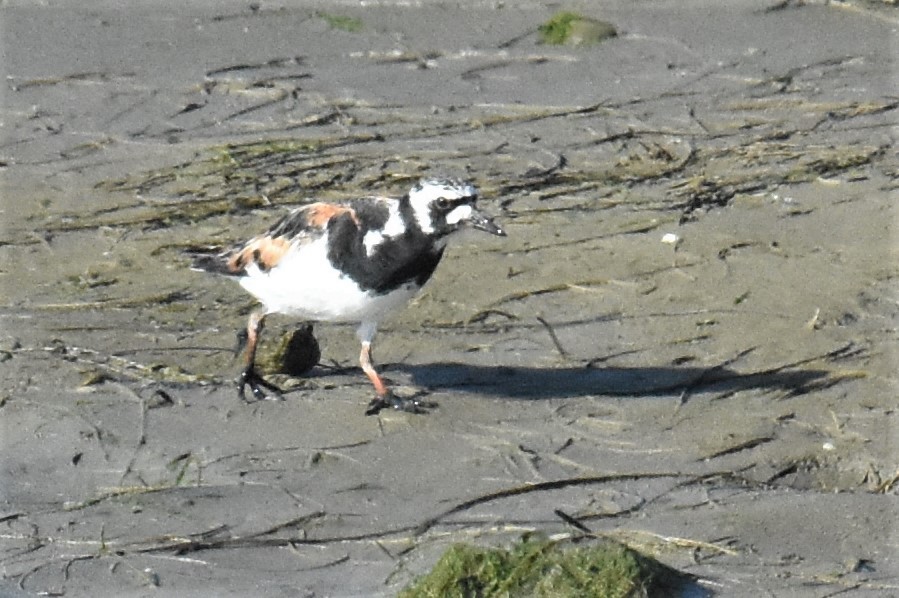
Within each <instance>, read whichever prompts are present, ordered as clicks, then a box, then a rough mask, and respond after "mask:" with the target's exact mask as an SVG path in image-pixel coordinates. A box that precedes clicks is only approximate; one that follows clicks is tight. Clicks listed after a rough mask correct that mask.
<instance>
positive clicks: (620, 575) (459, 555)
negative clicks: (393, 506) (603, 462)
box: [399, 536, 685, 598]
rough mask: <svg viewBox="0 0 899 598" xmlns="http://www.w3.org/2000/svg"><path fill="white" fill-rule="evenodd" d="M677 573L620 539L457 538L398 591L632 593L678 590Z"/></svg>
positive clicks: (431, 595)
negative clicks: (507, 542) (501, 544)
mask: <svg viewBox="0 0 899 598" xmlns="http://www.w3.org/2000/svg"><path fill="white" fill-rule="evenodd" d="M677 576H678V574H677V573H676V572H674V571H673V570H671V569H669V568H667V567H665V566H664V565H662V564H661V563H658V562H656V561H653V560H651V559H649V558H647V557H644V556H642V555H641V554H639V553H637V552H635V551H633V550H630V549H628V548H627V547H625V546H623V545H621V544H617V543H613V542H606V541H601V542H592V543H583V544H575V543H572V542H557V541H552V540H547V539H545V538H541V537H539V536H537V537H530V538H525V539H523V540H522V541H521V542H519V543H517V544H515V545H514V546H513V547H512V548H511V549H508V550H506V549H501V548H481V547H477V546H471V545H468V544H455V545H453V546H451V547H450V548H449V549H447V551H446V552H445V553H444V554H443V556H442V557H441V558H440V560H439V561H438V562H437V564H436V565H435V566H434V569H433V570H432V571H431V572H430V573H428V574H427V575H425V576H424V577H421V578H420V579H418V580H416V581H415V582H414V583H413V584H412V585H411V586H409V587H407V588H406V589H404V590H403V591H402V592H400V594H399V596H400V598H437V597H441V598H442V597H458V598H464V597H468V596H482V597H484V598H490V597H497V598H498V597H501V596H502V597H515V596H540V597H542V596H545V597H554V598H574V597H594V596H595V597H603V598H630V597H637V596H650V595H660V594H661V593H662V592H663V591H666V590H667V591H673V590H675V589H676V587H677V586H678V585H680V583H678V582H675V583H674V584H672V583H671V582H672V579H673V578H676V577H677ZM684 579H685V578H684ZM663 588H664V589H663Z"/></svg>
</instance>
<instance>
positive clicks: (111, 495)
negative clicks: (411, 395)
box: [0, 0, 899, 598]
mask: <svg viewBox="0 0 899 598" xmlns="http://www.w3.org/2000/svg"><path fill="white" fill-rule="evenodd" d="M113 4H114V3H112V2H102V1H93V0H92V1H91V2H80V3H77V4H75V5H73V4H72V3H62V2H49V3H38V2H24V1H21V2H6V3H2V4H0V23H2V51H3V56H2V60H0V64H2V67H3V69H4V72H3V75H4V78H3V82H2V112H0V121H2V129H0V131H2V141H0V178H2V181H0V183H2V187H0V194H2V210H3V213H2V219H0V220H2V234H0V256H2V262H0V291H2V295H0V297H2V310H0V426H2V428H0V432H2V457H0V466H2V468H0V595H4V596H5V595H7V594H8V595H33V594H42V595H65V596H88V595H89V596H161V595H166V596H211V595H215V596H247V595H254V596H381V595H383V596H389V595H392V594H393V593H395V591H396V590H397V589H398V588H400V587H402V586H403V585H405V584H406V583H408V581H409V580H410V579H412V578H413V577H414V576H415V575H417V574H420V573H422V572H424V571H426V570H427V569H428V568H429V567H430V566H431V565H432V564H433V562H434V561H435V560H436V558H437V557H438V556H439V555H440V553H441V552H442V551H443V550H444V548H445V547H446V546H447V545H448V544H449V543H451V542H454V541H461V540H466V541H477V542H483V543H502V542H505V541H508V540H511V539H513V538H515V537H517V536H518V535H520V534H521V533H522V532H524V531H528V530H539V531H543V532H546V533H549V534H556V533H564V532H567V531H570V529H569V528H568V527H566V524H565V523H564V522H563V521H562V520H561V519H560V518H559V517H557V516H556V515H555V514H554V511H555V510H557V509H558V510H562V511H564V512H565V513H567V514H569V515H571V516H572V517H575V518H577V519H578V520H580V521H582V522H583V523H584V525H586V526H588V527H590V528H591V529H593V530H595V531H596V532H597V533H603V534H608V535H610V536H612V537H614V538H618V539H620V540H623V541H626V542H628V543H629V544H630V545H632V546H635V547H637V548H640V549H641V550H644V551H646V552H647V553H649V554H653V555H655V556H657V557H658V558H660V559H661V560H663V561H664V562H666V563H668V564H669V565H671V566H673V567H676V568H678V569H680V570H682V571H685V572H688V573H690V574H692V575H695V576H697V577H698V578H699V580H700V585H701V587H703V588H706V589H709V590H715V591H718V592H719V593H720V595H724V596H762V595H771V596H799V597H806V596H808V597H816V598H818V597H821V598H823V597H824V596H834V595H838V594H839V595H841V596H844V595H845V596H894V595H899V528H897V523H896V522H897V521H899V506H897V494H899V478H897V476H899V457H897V455H899V431H897V430H899V413H897V411H896V402H897V396H899V393H897V374H896V371H897V354H896V348H897V340H899V339H897V323H899V303H897V284H896V281H897V276H899V260H897V257H899V256H897V247H899V243H897V236H896V216H897V215H896V211H897V208H896V189H897V177H899V160H897V157H896V145H895V141H896V140H895V129H892V128H891V127H892V126H893V125H895V123H896V115H897V107H899V100H897V98H899V89H897V87H899V84H897V79H899V78H897V76H896V75H897V67H896V64H895V50H896V48H897V47H899V45H897V29H899V11H897V10H895V9H891V8H889V7H883V6H879V5H877V4H857V5H856V4H848V5H837V4H832V5H824V4H818V3H812V4H808V5H803V4H802V3H798V2H797V3H786V4H784V5H781V6H776V5H775V4H774V3H773V2H772V3H765V2H749V1H734V2H725V3H721V2H715V3H698V2H686V3H684V2H665V1H662V2H641V3H632V2H620V3H616V2H603V3H600V4H596V5H594V3H589V4H585V5H584V6H589V9H585V12H587V13H588V14H589V15H591V16H594V17H599V18H603V19H606V20H608V21H610V22H612V23H613V24H614V25H615V26H616V27H617V28H618V31H619V36H618V37H616V38H614V39H611V40H608V41H606V42H604V43H602V44H601V45H598V46H594V47H548V46H543V45H540V44H538V43H537V37H536V34H535V33H534V32H535V30H536V27H537V25H539V24H540V23H542V22H544V21H545V20H546V19H547V18H549V17H550V16H551V15H552V13H553V11H554V9H555V8H554V7H553V6H550V5H544V4H540V3H530V2H524V3H521V2H506V3H504V4H503V3H499V2H496V3H487V2H462V3H422V4H417V3H404V2H373V3H369V4H368V5H367V6H365V7H361V6H360V5H359V4H358V3H351V2H343V1H339V0H338V1H333V2H321V3H302V4H299V5H293V4H291V5H282V4H279V3H269V2H261V3H259V4H258V5H255V6H254V7H252V8H250V7H249V5H248V4H246V3H237V2H229V3H221V2H215V3H213V2H208V3H193V7H192V8H190V9H184V8H181V3H178V4H175V3H172V4H171V7H170V8H169V9H166V8H165V7H164V6H163V5H161V4H160V3H154V5H155V6H154V7H149V4H150V3H140V4H141V6H140V7H138V8H133V9H130V10H121V9H117V8H116V7H115V6H113ZM176 7H178V8H176ZM575 8H577V7H575ZM437 173H446V174H454V175H462V176H467V177H470V178H471V179H473V180H474V181H475V183H476V184H477V185H478V186H479V187H480V188H481V189H482V191H483V200H482V203H483V208H484V210H485V211H487V212H490V213H492V214H495V215H497V217H498V220H499V221H500V222H501V223H502V224H503V226H504V227H505V228H506V229H507V230H508V232H509V236H508V237H507V238H504V239H500V238H494V237H488V236H486V235H478V234H474V233H472V234H468V235H465V236H464V237H462V238H459V239H457V241H458V243H456V244H455V245H454V246H453V247H452V248H451V249H450V251H449V252H448V255H447V256H446V258H445V259H444V262H443V263H442V264H441V266H440V268H439V269H438V272H437V274H436V276H435V278H434V280H432V281H431V282H430V283H429V284H428V286H427V287H426V289H425V290H424V292H423V293H422V295H421V296H420V297H419V298H418V299H417V300H416V302H415V303H414V304H413V305H412V306H411V307H410V308H409V309H408V310H406V311H405V312H403V313H402V314H401V315H399V316H398V317H396V318H394V319H393V320H391V321H389V322H386V323H385V325H384V326H383V328H382V333H381V336H380V337H379V339H378V343H377V357H378V359H379V361H380V362H381V363H382V364H384V365H385V371H386V374H387V376H388V378H390V379H391V380H393V381H394V383H396V384H397V385H399V386H400V387H409V388H412V389H417V390H421V391H427V392H428V393H429V400H432V401H435V402H437V403H438V404H439V407H438V408H437V409H435V410H434V411H433V412H432V413H430V414H428V415H424V416H422V415H410V414H399V413H388V412H382V413H381V414H380V416H378V417H365V416H364V415H363V412H364V409H365V405H366V404H367V402H368V401H369V399H370V398H371V389H370V387H369V385H368V383H367V382H366V381H365V379H364V377H363V376H362V375H361V373H360V372H359V371H358V370H357V369H356V368H355V365H356V364H355V357H356V355H357V353H358V347H357V345H356V340H355V337H354V334H353V330H352V328H351V327H346V326H329V325H324V324H322V325H319V326H317V327H316V335H317V336H318V338H319V341H320V343H321V345H322V347H323V352H324V356H323V364H322V366H321V367H318V368H316V369H315V370H314V371H313V372H312V374H311V376H310V377H308V378H306V379H302V380H291V379H285V378H283V377H282V378H280V379H279V383H282V384H284V385H285V386H286V387H289V388H291V390H290V392H289V393H288V394H287V395H286V400H285V401H283V402H263V403H254V404H245V403H242V402H240V401H239V400H238V399H237V397H236V393H235V389H234V386H233V383H232V380H233V378H234V376H235V375H236V373H237V370H238V364H237V362H235V360H234V358H233V355H232V353H231V352H230V350H231V347H232V346H233V344H234V332H235V330H236V329H238V328H240V327H241V326H242V325H243V324H244V321H245V318H246V314H247V312H248V310H249V309H250V308H251V306H252V303H251V301H250V300H249V298H248V297H247V296H245V295H244V294H243V293H242V291H241V290H240V289H239V287H237V285H234V284H233V283H230V282H229V281H226V280H220V279H216V278H213V277H208V276H203V275H200V274H197V273H195V272H191V271H190V270H189V269H188V268H187V263H186V261H185V260H184V259H183V258H182V257H181V255H180V252H179V249H180V248H181V247H183V246H185V245H188V244H191V243H194V244H195V243H227V242H229V241H233V240H237V239H241V238H245V237H247V236H249V235H252V234H255V233H256V232H259V231H261V230H263V229H264V228H265V227H266V226H267V225H268V224H270V223H272V222H273V221H274V220H275V219H276V218H277V217H278V216H279V215H280V214H282V213H283V212H284V211H285V210H286V209H287V207H288V206H290V205H295V204H297V203H301V202H302V201H304V200H305V198H307V197H312V196H314V197H325V198H330V199H336V198H341V197H348V196H352V195H354V194H359V193H365V194H368V193H376V192H377V193H402V192H403V191H404V188H406V187H408V185H409V184H410V182H411V181H412V180H414V179H415V178H417V177H419V176H422V175H425V174H437ZM669 233H670V234H673V235H676V236H677V238H678V239H679V241H678V243H677V244H666V243H662V242H661V241H662V238H663V236H664V235H666V234H669ZM290 326H291V322H289V321H288V320H286V319H277V318H275V319H273V320H272V322H271V326H270V327H269V328H268V329H267V336H266V338H267V339H269V340H271V341H274V339H275V338H276V337H277V336H278V333H279V332H281V331H282V330H287V329H289V327H290ZM335 364H336V366H337V367H334V366H335ZM525 487H527V488H525ZM522 488H524V489H523V490H522Z"/></svg>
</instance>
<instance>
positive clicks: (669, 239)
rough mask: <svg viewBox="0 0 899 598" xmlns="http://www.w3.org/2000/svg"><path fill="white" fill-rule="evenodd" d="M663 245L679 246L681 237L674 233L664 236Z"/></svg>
mask: <svg viewBox="0 0 899 598" xmlns="http://www.w3.org/2000/svg"><path fill="white" fill-rule="evenodd" d="M662 243H668V244H669V245H677V244H678V243H680V237H678V236H677V235H675V234H674V233H665V234H664V235H662Z"/></svg>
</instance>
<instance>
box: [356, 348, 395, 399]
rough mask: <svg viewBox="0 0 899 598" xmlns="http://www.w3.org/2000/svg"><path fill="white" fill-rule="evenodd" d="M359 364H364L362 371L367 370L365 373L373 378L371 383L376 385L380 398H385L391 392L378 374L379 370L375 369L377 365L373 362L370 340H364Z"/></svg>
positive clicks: (370, 378) (369, 377)
mask: <svg viewBox="0 0 899 598" xmlns="http://www.w3.org/2000/svg"><path fill="white" fill-rule="evenodd" d="M359 364H360V365H361V366H362V371H363V372H365V375H366V376H368V379H369V380H371V383H372V384H373V385H374V387H375V392H376V393H378V398H379V399H384V398H385V397H387V396H388V395H389V394H390V389H389V388H387V385H386V384H384V381H383V380H382V379H381V376H379V375H378V372H376V371H375V367H374V366H373V365H372V363H371V343H370V342H367V341H362V351H361V352H360V353H359Z"/></svg>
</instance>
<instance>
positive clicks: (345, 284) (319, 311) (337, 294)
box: [240, 235, 418, 322]
mask: <svg viewBox="0 0 899 598" xmlns="http://www.w3.org/2000/svg"><path fill="white" fill-rule="evenodd" d="M327 238H328V236H327V235H324V236H323V237H321V238H319V239H316V240H315V241H313V242H312V243H309V244H307V245H303V246H302V247H301V248H300V250H299V251H295V252H292V253H290V254H288V255H285V256H284V258H282V260H281V261H280V262H279V263H278V264H277V266H275V267H274V268H272V269H271V270H269V271H268V272H263V271H262V270H260V269H259V268H258V267H257V266H256V265H255V264H251V265H249V266H248V267H247V276H244V277H243V278H241V279H240V284H241V286H243V288H245V289H246V290H247V291H249V292H250V293H252V294H253V295H254V296H255V297H256V298H257V299H259V301H260V302H262V304H263V305H265V308H266V311H267V312H268V313H281V314H287V315H291V316H296V317H299V318H303V319H308V320H324V321H338V322H361V321H363V320H366V321H378V320H380V319H381V318H382V317H384V316H385V315H387V314H388V313H390V312H392V311H394V310H397V309H399V308H401V307H403V306H404V305H406V304H407V303H408V302H409V300H410V299H411V298H412V297H413V296H414V295H415V293H416V292H417V291H418V287H416V286H415V285H414V284H409V285H405V286H403V287H401V288H399V289H397V290H396V291H393V292H390V293H387V294H384V295H378V294H374V293H372V292H370V291H363V290H362V289H360V288H359V285H357V284H356V283H355V282H354V281H353V280H352V279H351V278H349V277H348V276H346V275H343V274H341V273H340V272H339V271H337V270H335V269H334V268H333V267H332V266H331V264H330V262H329V261H328V259H327Z"/></svg>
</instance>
